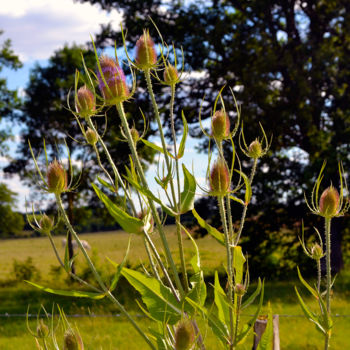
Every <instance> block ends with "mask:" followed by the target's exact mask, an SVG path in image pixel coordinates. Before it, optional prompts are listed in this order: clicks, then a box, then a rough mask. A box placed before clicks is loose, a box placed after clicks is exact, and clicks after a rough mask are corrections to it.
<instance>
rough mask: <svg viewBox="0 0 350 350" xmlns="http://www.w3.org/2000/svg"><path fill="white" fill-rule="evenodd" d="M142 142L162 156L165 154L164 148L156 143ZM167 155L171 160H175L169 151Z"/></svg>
mask: <svg viewBox="0 0 350 350" xmlns="http://www.w3.org/2000/svg"><path fill="white" fill-rule="evenodd" d="M141 141H142V142H143V143H144V144H145V145H146V146H148V147H150V148H152V149H154V150H155V151H157V152H160V153H162V154H164V150H163V147H160V146H158V145H156V144H155V143H153V142H151V141H148V140H144V139H141ZM167 154H168V156H169V157H171V158H173V159H174V158H175V157H174V156H173V155H172V154H171V153H170V152H168V151H167Z"/></svg>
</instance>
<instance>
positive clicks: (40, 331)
mask: <svg viewBox="0 0 350 350" xmlns="http://www.w3.org/2000/svg"><path fill="white" fill-rule="evenodd" d="M36 333H37V336H38V337H39V338H46V337H47V336H48V334H49V328H48V327H47V325H46V324H45V323H44V321H43V320H42V319H40V321H39V324H38V326H37V328H36Z"/></svg>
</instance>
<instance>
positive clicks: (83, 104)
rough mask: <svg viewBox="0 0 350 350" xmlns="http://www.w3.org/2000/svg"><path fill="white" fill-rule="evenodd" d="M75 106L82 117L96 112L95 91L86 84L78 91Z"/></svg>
mask: <svg viewBox="0 0 350 350" xmlns="http://www.w3.org/2000/svg"><path fill="white" fill-rule="evenodd" d="M75 108H76V111H77V113H79V115H80V117H82V118H87V117H90V116H91V115H94V114H95V110H96V103H95V96H94V94H93V92H92V91H91V90H89V89H88V88H87V87H86V85H84V86H82V87H81V88H80V89H79V90H78V91H77V98H76V106H75Z"/></svg>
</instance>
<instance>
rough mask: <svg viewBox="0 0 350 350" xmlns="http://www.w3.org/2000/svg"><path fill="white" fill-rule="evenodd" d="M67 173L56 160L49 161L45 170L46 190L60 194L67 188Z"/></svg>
mask: <svg viewBox="0 0 350 350" xmlns="http://www.w3.org/2000/svg"><path fill="white" fill-rule="evenodd" d="M67 182H68V181H67V173H66V171H65V170H64V168H63V166H62V164H61V163H60V162H58V161H57V160H54V161H53V162H52V163H50V165H49V167H48V170H47V190H48V192H51V193H55V194H61V193H62V192H65V191H66V190H67Z"/></svg>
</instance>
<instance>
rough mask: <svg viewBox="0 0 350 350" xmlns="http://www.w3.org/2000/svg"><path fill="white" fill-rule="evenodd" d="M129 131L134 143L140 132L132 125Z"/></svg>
mask: <svg viewBox="0 0 350 350" xmlns="http://www.w3.org/2000/svg"><path fill="white" fill-rule="evenodd" d="M130 133H131V137H132V139H133V141H134V143H135V144H136V143H137V141H138V140H139V139H140V134H139V132H138V131H137V130H136V129H135V128H134V127H132V128H131V129H130Z"/></svg>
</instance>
